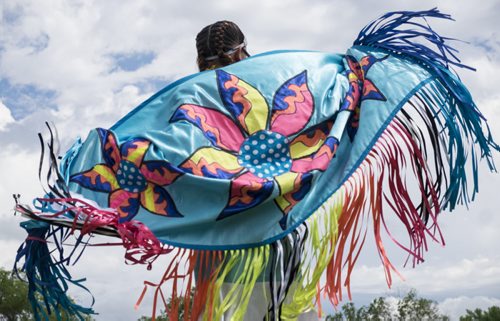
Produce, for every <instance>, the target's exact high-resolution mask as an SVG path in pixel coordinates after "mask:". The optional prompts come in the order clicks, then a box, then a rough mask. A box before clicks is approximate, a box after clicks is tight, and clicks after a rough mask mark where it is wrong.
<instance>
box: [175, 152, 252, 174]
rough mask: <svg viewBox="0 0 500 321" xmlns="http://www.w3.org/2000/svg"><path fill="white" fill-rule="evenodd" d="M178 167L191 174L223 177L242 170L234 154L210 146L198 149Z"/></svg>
mask: <svg viewBox="0 0 500 321" xmlns="http://www.w3.org/2000/svg"><path fill="white" fill-rule="evenodd" d="M179 167H181V168H182V169H184V170H185V171H186V172H188V173H191V174H193V175H198V176H204V177H211V178H223V179H229V178H232V177H233V176H234V175H236V174H237V173H239V172H241V171H242V170H243V167H241V166H240V164H239V163H238V158H237V157H236V156H235V155H233V154H230V153H228V152H226V151H223V150H219V149H215V148H212V147H202V148H200V149H198V150H197V151H195V152H194V153H193V154H192V155H191V156H190V157H189V159H187V160H186V161H185V162H184V163H182V164H181V165H180V166H179Z"/></svg>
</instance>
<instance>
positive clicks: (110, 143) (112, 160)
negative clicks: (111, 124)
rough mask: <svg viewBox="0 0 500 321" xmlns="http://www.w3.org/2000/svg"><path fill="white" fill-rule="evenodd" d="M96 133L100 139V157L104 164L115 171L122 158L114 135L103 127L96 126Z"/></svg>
mask: <svg viewBox="0 0 500 321" xmlns="http://www.w3.org/2000/svg"><path fill="white" fill-rule="evenodd" d="M97 134H98V135H99V138H100V140H101V146H102V157H103V158H104V161H105V162H106V164H107V165H108V166H109V167H110V168H112V169H113V171H115V172H116V171H117V170H118V167H119V166H120V160H121V158H122V157H121V155H120V149H119V147H118V143H117V140H116V137H115V135H114V134H113V132H112V131H109V130H106V129H103V128H97Z"/></svg>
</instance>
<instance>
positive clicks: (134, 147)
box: [121, 138, 151, 167]
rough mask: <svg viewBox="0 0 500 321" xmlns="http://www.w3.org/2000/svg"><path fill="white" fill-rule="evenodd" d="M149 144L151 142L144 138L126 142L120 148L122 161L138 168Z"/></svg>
mask: <svg viewBox="0 0 500 321" xmlns="http://www.w3.org/2000/svg"><path fill="white" fill-rule="evenodd" d="M150 144H151V142H150V141H149V140H147V139H144V138H134V139H131V140H128V141H126V142H125V143H123V144H122V146H121V153H122V159H125V160H127V161H129V162H132V163H134V164H135V166H137V167H140V166H141V164H142V161H143V159H144V155H146V152H147V151H148V148H149V145H150Z"/></svg>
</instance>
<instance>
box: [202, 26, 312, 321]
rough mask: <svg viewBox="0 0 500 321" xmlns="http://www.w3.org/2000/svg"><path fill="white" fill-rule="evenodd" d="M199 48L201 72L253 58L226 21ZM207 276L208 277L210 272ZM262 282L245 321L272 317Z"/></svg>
mask: <svg viewBox="0 0 500 321" xmlns="http://www.w3.org/2000/svg"><path fill="white" fill-rule="evenodd" d="M196 49H197V52H198V57H197V64H198V68H199V70H200V71H205V70H212V69H215V68H220V67H224V66H227V65H230V64H233V63H236V62H238V61H241V60H243V59H245V58H248V57H250V55H249V54H248V52H247V50H246V40H245V35H244V34H243V32H242V31H241V30H240V28H239V27H238V25H236V24H235V23H234V22H231V21H226V20H223V21H217V22H215V23H213V24H211V25H208V26H206V27H205V28H203V29H202V30H201V31H200V32H199V33H198V35H197V36H196ZM204 274H208V272H205V273H204ZM234 277H235V276H229V277H227V278H226V282H227V283H225V284H223V286H222V287H221V293H220V296H221V300H223V298H224V297H225V296H226V295H227V293H228V292H230V291H231V289H232V288H233V287H234V285H233V284H231V280H232V278H234ZM261 277H262V276H261ZM261 281H262V282H265V283H262V284H263V285H266V286H264V287H256V288H257V289H254V291H253V292H252V294H251V298H250V301H249V304H248V308H247V311H246V313H245V317H244V319H245V321H247V320H248V321H250V320H262V319H264V317H265V316H266V315H268V314H269V311H268V309H269V307H268V299H267V297H269V292H268V293H266V295H264V294H263V292H262V289H263V288H264V289H267V288H268V287H269V286H268V283H269V282H266V281H268V280H261ZM235 308H236V307H230V308H229V309H228V311H227V312H226V313H224V316H223V319H222V320H221V321H224V320H230V319H231V317H232V315H233V313H234V309H235ZM268 317H269V315H268ZM200 319H201V318H200ZM313 320H318V317H317V313H316V312H315V311H309V312H308V313H304V314H302V315H301V316H299V318H298V321H313Z"/></svg>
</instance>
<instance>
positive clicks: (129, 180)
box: [116, 160, 147, 193]
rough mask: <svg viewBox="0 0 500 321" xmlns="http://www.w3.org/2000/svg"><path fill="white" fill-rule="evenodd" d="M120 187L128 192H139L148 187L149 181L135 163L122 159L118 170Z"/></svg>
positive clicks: (117, 177)
mask: <svg viewBox="0 0 500 321" xmlns="http://www.w3.org/2000/svg"><path fill="white" fill-rule="evenodd" d="M116 179H117V181H118V184H120V187H121V188H122V189H124V190H126V191H128V192H132V193H138V192H140V191H143V190H145V189H146V186H147V181H146V179H145V178H144V176H142V174H141V172H140V171H139V169H138V168H137V166H135V164H134V163H132V162H129V161H126V160H122V161H121V162H120V167H119V168H118V170H117V171H116Z"/></svg>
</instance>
